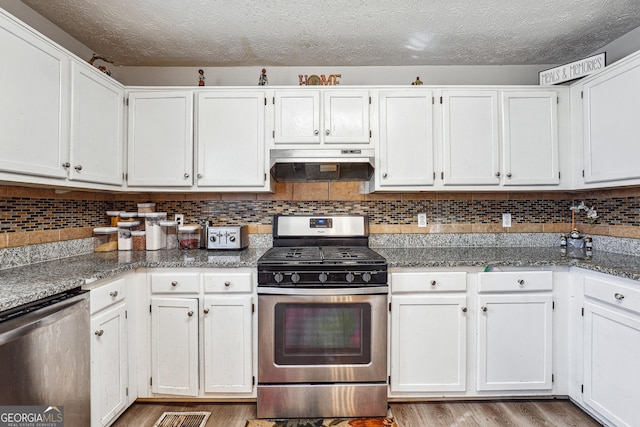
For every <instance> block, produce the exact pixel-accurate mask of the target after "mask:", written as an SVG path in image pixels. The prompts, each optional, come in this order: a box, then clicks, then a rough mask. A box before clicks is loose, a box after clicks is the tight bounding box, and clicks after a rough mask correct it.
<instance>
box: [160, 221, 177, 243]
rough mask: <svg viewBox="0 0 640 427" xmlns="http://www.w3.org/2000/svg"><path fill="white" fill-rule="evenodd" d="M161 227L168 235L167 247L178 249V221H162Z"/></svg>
mask: <svg viewBox="0 0 640 427" xmlns="http://www.w3.org/2000/svg"><path fill="white" fill-rule="evenodd" d="M160 227H162V228H163V229H164V232H165V234H166V236H167V249H176V248H177V247H178V235H177V227H178V221H174V220H171V221H168V220H167V221H160Z"/></svg>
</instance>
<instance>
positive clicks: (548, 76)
mask: <svg viewBox="0 0 640 427" xmlns="http://www.w3.org/2000/svg"><path fill="white" fill-rule="evenodd" d="M605 62H606V58H605V53H604V52H603V53H599V54H597V55H594V56H590V57H588V58H584V59H581V60H579V61H574V62H570V63H568V64H565V65H560V66H558V67H555V68H550V69H548V70H544V71H540V73H538V75H539V79H540V85H541V86H542V85H556V84H558V83H564V82H568V81H571V80H575V79H579V78H580V77H585V76H588V75H589V74H592V73H595V72H596V71H600V70H602V69H603V68H604V67H605Z"/></svg>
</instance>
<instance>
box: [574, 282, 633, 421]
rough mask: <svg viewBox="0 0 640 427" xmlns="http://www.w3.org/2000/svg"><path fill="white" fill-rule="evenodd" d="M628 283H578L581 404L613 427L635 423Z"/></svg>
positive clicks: (631, 324)
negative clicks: (581, 326) (581, 341)
mask: <svg viewBox="0 0 640 427" xmlns="http://www.w3.org/2000/svg"><path fill="white" fill-rule="evenodd" d="M633 282H634V281H628V280H624V279H619V278H614V277H603V276H590V275H587V276H586V277H585V280H584V285H585V289H584V292H585V304H584V377H583V381H584V385H583V393H582V398H583V401H584V403H585V404H586V405H587V406H588V407H589V408H591V409H592V410H594V411H596V412H597V413H598V414H600V415H602V416H603V417H605V418H606V419H607V420H608V421H609V422H611V424H612V425H615V426H636V425H638V422H639V420H640V406H638V402H640V389H638V384H639V383H640V371H638V366H640V288H639V287H638V285H637V283H633Z"/></svg>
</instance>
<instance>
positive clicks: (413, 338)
mask: <svg viewBox="0 0 640 427" xmlns="http://www.w3.org/2000/svg"><path fill="white" fill-rule="evenodd" d="M466 301H467V298H466V295H464V294H462V295H455V296H451V295H429V296H424V295H416V294H411V295H401V296H395V295H393V296H392V298H391V392H430V391H436V392H441V391H464V390H465V388H466V360H467V357H466V353H467V347H466V342H467V316H466Z"/></svg>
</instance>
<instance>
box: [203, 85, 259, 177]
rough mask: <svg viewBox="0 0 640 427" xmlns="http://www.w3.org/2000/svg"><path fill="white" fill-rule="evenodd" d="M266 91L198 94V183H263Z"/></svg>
mask: <svg viewBox="0 0 640 427" xmlns="http://www.w3.org/2000/svg"><path fill="white" fill-rule="evenodd" d="M264 100H265V97H264V93H263V92H241V93H239V92H202V93H200V94H199V95H198V127H197V143H198V176H197V179H198V181H197V182H198V186H215V187H243V186H244V187H247V186H254V187H257V186H263V185H264V183H265V180H266V176H265V172H266V171H265V169H266V167H265V147H264V132H265V129H264V111H265V104H264Z"/></svg>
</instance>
